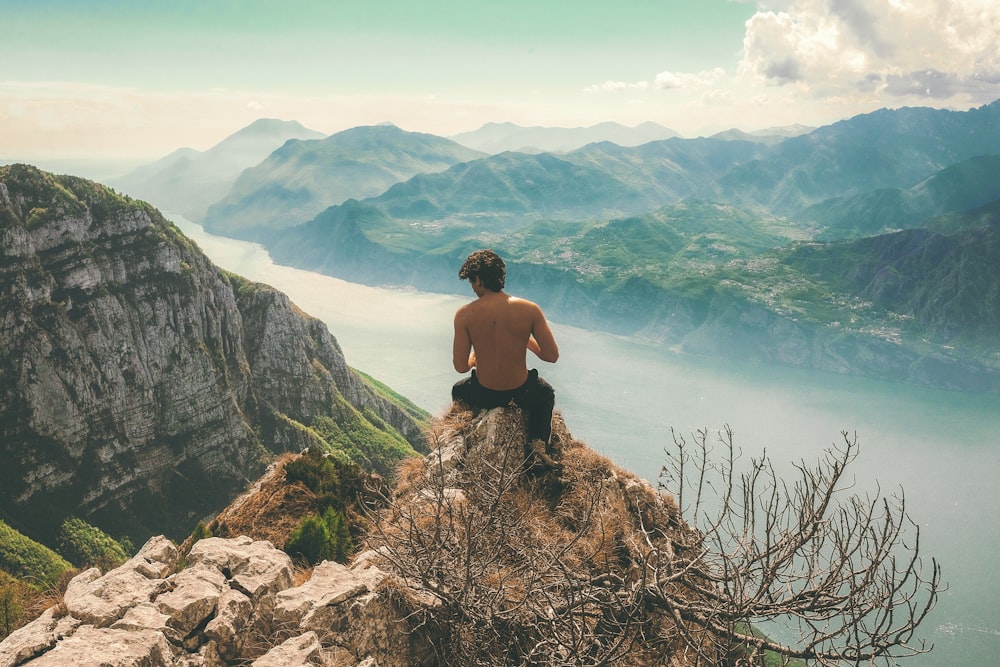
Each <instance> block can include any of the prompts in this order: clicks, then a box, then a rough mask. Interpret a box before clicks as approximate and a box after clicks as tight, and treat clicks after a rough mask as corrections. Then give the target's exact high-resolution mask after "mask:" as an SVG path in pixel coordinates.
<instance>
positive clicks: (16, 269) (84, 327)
mask: <svg viewBox="0 0 1000 667" xmlns="http://www.w3.org/2000/svg"><path fill="white" fill-rule="evenodd" d="M418 417H419V415H417V414H415V413H414V412H413V411H412V410H407V409H406V408H404V407H402V406H400V405H398V404H396V403H394V402H392V401H391V400H389V399H387V398H385V397H383V396H381V395H379V393H378V392H377V391H376V390H375V389H374V388H373V387H371V386H370V385H369V384H367V383H366V382H365V381H364V380H362V378H360V377H359V376H358V375H357V374H356V373H355V372H353V371H352V370H351V369H350V368H348V366H347V364H346V362H345V360H344V357H343V354H342V352H341V350H340V348H339V346H338V345H337V343H336V341H335V340H334V339H333V337H332V336H331V335H330V334H329V332H328V331H326V329H325V327H324V326H323V325H322V324H321V323H320V322H318V321H317V320H315V319H313V318H310V317H308V316H306V315H305V314H304V313H302V312H301V311H299V310H298V309H296V308H295V307H294V305H292V304H291V303H290V302H289V300H288V299H287V297H285V296H284V295H282V294H280V293H278V292H275V291H274V290H272V289H270V288H267V287H265V286H262V285H255V284H252V283H249V282H247V281H243V280H242V279H239V278H237V277H235V276H231V275H228V274H225V273H223V272H222V271H220V270H219V269H218V268H217V267H215V266H214V265H213V264H212V263H211V262H210V261H209V260H208V259H207V258H206V257H205V256H204V255H203V254H202V253H201V251H200V250H199V249H198V248H197V247H196V245H195V244H194V243H193V242H191V241H190V240H188V239H187V238H185V237H184V236H183V235H181V234H180V232H179V231H178V230H177V229H176V228H175V227H174V226H173V225H172V224H170V223H169V222H168V221H167V220H165V219H164V218H163V217H162V216H161V215H160V214H159V212H158V211H156V210H155V209H153V208H152V207H150V206H149V205H148V204H145V203H144V202H139V201H133V200H131V199H128V198H123V197H121V196H118V195H117V194H115V193H114V192H113V191H111V190H109V189H107V188H105V187H103V186H100V185H97V184H95V183H92V182H89V181H85V180H82V179H78V178H73V177H66V176H53V175H51V174H47V173H44V172H41V171H39V170H37V169H35V168H33V167H28V166H25V165H14V166H9V167H2V168H0V457H2V459H3V462H4V464H3V465H2V466H0V515H2V517H3V518H5V519H7V520H8V521H9V522H10V523H11V524H12V525H15V526H16V527H18V528H19V529H21V530H23V531H24V532H26V533H28V534H31V535H33V536H34V535H37V536H39V537H43V538H45V537H49V536H51V534H52V531H53V530H54V529H55V528H56V527H57V526H58V524H59V522H60V521H61V520H62V518H63V517H64V516H66V515H67V514H68V513H76V514H82V515H84V516H87V517H89V518H90V519H91V520H92V521H93V522H95V523H97V524H98V525H102V526H103V527H105V528H106V529H109V532H115V533H118V534H121V533H127V534H130V535H132V536H134V537H138V538H140V539H145V537H146V536H148V535H149V534H152V533H154V532H156V533H163V532H165V533H167V534H170V535H173V536H181V535H184V534H186V533H187V531H189V530H190V528H191V527H192V526H193V525H194V523H195V522H196V521H197V520H198V519H199V518H201V517H203V516H204V515H206V514H208V513H211V512H212V511H217V510H218V509H221V507H223V506H224V505H225V504H226V502H228V500H229V499H231V498H232V497H233V495H235V493H236V492H237V491H238V490H240V489H242V488H243V487H244V486H245V484H246V482H247V481H248V480H251V479H254V478H256V477H257V476H258V475H259V474H260V472H261V471H262V469H263V466H264V464H265V463H266V461H267V459H268V458H269V452H273V451H281V450H285V449H298V448H301V447H303V446H308V445H318V446H329V445H330V444H331V443H332V442H333V441H334V440H336V441H337V443H335V444H339V445H341V446H342V445H343V444H344V442H347V441H350V444H351V447H349V448H347V449H353V453H354V454H358V453H360V454H363V455H364V457H366V458H367V459H374V462H377V464H378V465H381V466H383V467H385V466H389V465H391V463H390V460H391V459H395V458H398V457H399V456H401V455H403V454H405V453H406V452H408V451H410V445H411V443H412V444H418V443H420V442H421V441H420V436H419V426H418V424H417V422H416V418H418ZM319 419H326V422H324V423H326V424H328V425H329V424H334V425H343V424H345V423H346V424H347V426H345V427H344V428H340V429H339V430H338V428H337V427H336V426H328V427H327V428H326V430H325V431H323V430H317V429H316V428H312V427H314V426H315V424H316V423H317V420H319ZM333 431H336V432H337V434H338V438H331V436H330V433H331V432H333ZM321 440H325V441H326V442H325V443H324V442H321ZM369 442H372V443H375V446H376V448H377V451H374V452H372V451H368V450H367V449H366V447H367V443H369ZM365 462H366V463H373V461H371V460H366V461H365ZM376 467H377V466H376Z"/></svg>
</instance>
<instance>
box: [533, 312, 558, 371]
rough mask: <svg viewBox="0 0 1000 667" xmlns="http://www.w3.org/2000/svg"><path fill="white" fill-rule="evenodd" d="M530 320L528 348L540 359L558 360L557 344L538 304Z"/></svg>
mask: <svg viewBox="0 0 1000 667" xmlns="http://www.w3.org/2000/svg"><path fill="white" fill-rule="evenodd" d="M534 310H535V314H534V318H533V319H532V322H531V336H530V337H529V338H528V349H529V350H531V351H532V352H534V353H535V354H536V355H537V356H538V358H539V359H541V360H542V361H548V362H549V363H553V364H554V363H555V362H556V361H558V360H559V346H558V345H556V339H555V336H553V335H552V330H551V329H550V328H549V323H548V322H547V321H546V319H545V315H544V314H543V313H542V309H541V308H539V307H538V306H535V308H534Z"/></svg>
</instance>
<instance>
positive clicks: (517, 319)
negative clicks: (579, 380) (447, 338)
mask: <svg viewBox="0 0 1000 667" xmlns="http://www.w3.org/2000/svg"><path fill="white" fill-rule="evenodd" d="M470 283H471V285H472V289H473V290H474V291H475V292H476V296H477V297H478V298H477V299H476V300H475V301H473V302H472V303H469V304H466V305H464V306H462V307H461V308H459V309H458V312H456V313H455V342H454V349H453V353H454V354H453V356H454V365H455V370H456V371H458V372H459V373H466V372H468V371H469V370H470V369H471V368H473V367H474V368H475V369H476V376H477V378H478V380H479V382H480V384H482V386H484V387H487V388H489V389H496V390H508V389H515V388H517V387H520V386H521V385H522V384H524V382H525V381H526V380H527V378H528V367H527V362H526V359H525V357H526V352H527V350H531V351H532V352H533V353H535V354H536V355H537V356H538V358H539V359H541V360H542V361H548V362H555V361H556V360H557V359H558V358H559V347H558V346H557V345H556V341H555V338H554V337H553V335H552V331H551V329H549V325H548V322H546V320H545V315H544V314H543V313H542V309H541V308H539V307H538V305H537V304H535V303H533V302H531V301H527V300H526V299H520V298H517V297H513V296H510V295H509V294H507V293H505V292H504V291H503V290H500V291H492V290H489V289H486V287H484V286H483V284H482V282H481V281H480V280H479V279H478V278H475V279H472V280H471V281H470Z"/></svg>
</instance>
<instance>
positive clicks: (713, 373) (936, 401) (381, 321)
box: [171, 216, 1000, 666]
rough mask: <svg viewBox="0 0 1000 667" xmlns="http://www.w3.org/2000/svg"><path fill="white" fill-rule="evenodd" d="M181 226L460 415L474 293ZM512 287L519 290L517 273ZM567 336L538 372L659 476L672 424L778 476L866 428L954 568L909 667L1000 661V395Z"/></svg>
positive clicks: (869, 465)
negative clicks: (729, 437) (461, 320)
mask: <svg viewBox="0 0 1000 667" xmlns="http://www.w3.org/2000/svg"><path fill="white" fill-rule="evenodd" d="M171 217H172V219H173V220H174V221H175V222H176V223H177V224H178V226H179V227H180V228H181V229H182V230H183V231H184V233H185V234H187V235H188V236H190V237H191V238H193V239H194V240H195V241H196V242H197V243H198V244H199V245H200V246H201V248H202V249H203V250H204V251H205V252H206V253H207V254H208V256H209V257H211V258H212V259H213V261H215V263H216V264H218V265H219V266H221V267H222V268H225V269H228V270H230V271H234V272H236V273H238V274H240V275H243V276H246V277H247V278H250V279H252V280H256V281H260V282H263V283H267V284H269V285H272V286H274V287H276V288H278V289H280V290H282V291H284V292H286V293H287V294H288V295H289V296H290V297H291V298H292V299H293V300H294V301H295V302H296V303H297V304H298V305H299V306H300V307H301V308H302V309H303V310H305V311H306V312H308V313H310V314H312V315H314V316H315V317H318V318H320V319H321V320H323V321H324V322H326V324H327V325H328V326H329V328H330V331H331V332H332V333H333V334H334V336H336V338H337V340H338V342H339V343H340V345H341V347H342V348H343V350H344V354H345V356H346V357H347V361H348V363H350V364H351V365H352V366H354V367H355V368H359V369H361V370H364V371H365V372H366V373H369V374H370V375H372V376H374V377H376V378H378V379H380V380H382V381H383V382H386V383H387V384H389V385H390V386H391V387H393V388H394V389H395V390H397V391H399V392H400V393H402V394H404V395H406V396H408V397H409V398H410V399H411V400H413V401H414V402H416V403H417V404H418V405H420V406H421V407H423V408H425V409H426V410H428V411H430V412H431V413H434V414H438V413H440V412H442V411H443V410H444V408H445V407H446V406H447V404H448V401H449V396H450V394H449V390H450V387H451V384H452V383H453V382H455V381H456V380H457V379H458V377H459V376H458V375H457V374H456V373H455V372H454V371H453V370H452V368H451V335H452V329H451V322H452V316H453V314H454V311H455V308H457V307H458V306H459V305H461V304H462V303H465V302H466V301H467V300H468V299H465V298H460V297H455V296H443V295H436V294H427V293H421V292H416V291H406V290H397V289H378V288H371V287H366V286H362V285H356V284H352V283H348V282H345V281H342V280H338V279H336V278H330V277H326V276H321V275H318V274H314V273H310V272H307V271H300V270H297V269H292V268H288V267H283V266H276V265H275V264H274V263H273V262H272V261H271V259H270V257H269V256H268V255H267V253H266V251H264V250H263V249H262V248H261V247H260V246H257V245H254V244H250V243H244V242H240V241H233V240H230V239H224V238H221V237H216V236H212V235H209V234H207V233H206V232H204V231H203V230H202V229H201V227H199V226H197V225H194V224H192V223H190V222H187V221H185V220H183V219H182V218H179V217H177V216H171ZM456 271H457V268H456ZM456 283H458V279H457V277H456ZM508 289H509V291H510V292H512V293H515V294H516V293H517V276H516V275H511V276H509V277H508ZM472 296H473V295H472V294H471V291H470V294H469V298H472ZM553 331H554V332H555V335H556V338H557V340H558V342H559V346H560V355H561V356H560V360H559V363H558V364H555V365H549V364H545V363H543V362H539V363H538V366H539V369H540V371H541V373H542V374H543V375H544V376H545V377H546V378H547V379H548V380H549V381H550V382H551V383H552V384H553V386H554V387H555V388H556V402H557V406H556V407H557V409H559V410H561V411H562V413H563V416H564V417H565V419H566V423H567V425H568V426H569V428H570V430H571V431H572V432H573V434H574V435H575V436H576V437H578V438H580V439H582V440H584V441H586V442H587V443H588V444H590V446H591V447H593V448H594V449H596V450H597V451H599V452H601V453H603V454H604V455H606V456H608V457H609V458H611V459H613V460H614V461H616V462H618V463H620V464H621V465H623V466H624V467H626V468H628V469H630V470H633V471H634V472H636V473H637V474H639V475H642V476H643V477H646V478H647V479H649V480H651V481H653V482H656V480H657V476H658V474H659V470H660V466H661V465H662V462H663V449H664V446H665V445H667V443H668V442H669V440H670V429H671V428H674V429H676V430H678V431H681V432H690V431H692V430H694V429H698V428H708V429H710V430H712V431H717V430H718V429H720V428H721V427H722V426H724V425H725V424H729V425H730V426H731V427H732V428H733V430H734V432H735V437H736V442H737V444H738V445H739V447H740V448H741V449H742V450H743V452H744V456H745V457H749V456H759V455H760V454H761V452H762V450H764V449H765V448H766V450H767V453H768V455H769V456H770V457H771V458H772V460H774V461H775V463H776V464H777V465H778V466H779V467H780V466H782V465H784V464H787V463H790V462H792V461H798V460H805V461H806V462H807V463H813V462H815V461H816V459H817V458H818V457H819V456H820V454H821V453H822V451H823V450H824V449H825V448H827V447H829V446H830V445H831V444H833V443H835V442H839V441H841V436H840V433H841V431H848V432H850V433H852V434H854V433H856V434H857V437H858V441H859V444H860V456H859V458H858V460H857V461H856V462H855V463H854V464H853V466H852V467H853V474H854V477H855V479H856V482H857V488H858V489H872V488H875V486H876V485H878V487H879V488H881V490H882V493H883V494H889V493H895V492H898V490H899V489H900V488H902V489H904V490H905V496H906V503H907V508H908V511H909V514H910V516H911V517H912V518H913V519H914V521H916V522H917V523H918V524H919V525H920V527H921V531H922V532H921V553H923V554H926V555H927V556H934V557H936V558H937V559H938V560H939V561H940V562H941V563H942V565H943V568H944V577H945V579H946V580H947V581H948V583H949V590H948V591H946V592H945V593H943V594H942V596H941V600H940V603H939V605H938V607H937V609H936V610H935V611H933V612H932V614H931V616H930V617H929V619H928V620H927V621H926V622H925V625H924V626H922V630H923V632H922V633H921V636H923V637H926V638H927V639H928V640H929V641H931V642H933V643H934V644H935V645H936V648H935V649H934V651H933V652H932V653H930V654H929V655H928V656H923V657H919V658H914V659H912V660H909V661H906V662H905V664H911V665H921V666H930V665H1000V605H998V604H997V602H996V598H997V596H998V593H1000V574H998V572H1000V569H998V568H997V567H996V565H995V563H996V559H997V554H998V549H1000V522H998V520H997V511H998V510H997V508H998V505H1000V491H998V484H997V479H996V475H997V470H998V463H1000V397H998V396H984V395H977V394H966V393H958V392H944V391H935V390H931V389H923V388H919V387H911V386H907V385H901V384H895V383H887V382H879V381H874V380H865V379H859V378H850V377H843V376H838V375H831V374H826V373H817V372H811V371H801V370H796V369H784V368H775V367H768V366H761V365H754V364H730V363H721V362H718V361H714V360H706V359H700V358H693V357H688V356H683V355H677V354H674V353H671V352H669V351H668V350H664V349H663V348H660V347H657V346H653V345H649V344H646V343H644V342H642V341H637V340H633V339H628V338H620V337H614V336H609V335H605V334H600V333H595V332H590V331H586V330H582V329H577V328H574V327H568V326H561V325H559V323H553ZM529 356H530V355H529Z"/></svg>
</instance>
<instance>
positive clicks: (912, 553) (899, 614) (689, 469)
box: [649, 427, 941, 665]
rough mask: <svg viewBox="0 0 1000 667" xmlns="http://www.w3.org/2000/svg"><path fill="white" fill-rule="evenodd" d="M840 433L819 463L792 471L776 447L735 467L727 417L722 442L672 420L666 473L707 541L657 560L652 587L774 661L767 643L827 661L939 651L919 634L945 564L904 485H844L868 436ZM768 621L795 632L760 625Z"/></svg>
mask: <svg viewBox="0 0 1000 667" xmlns="http://www.w3.org/2000/svg"><path fill="white" fill-rule="evenodd" d="M842 436H843V443H842V444H839V445H835V446H834V447H832V448H831V449H828V450H827V451H826V452H825V455H824V457H823V458H822V459H821V460H820V461H819V462H818V463H817V465H816V466H815V467H808V466H806V464H805V463H799V464H796V465H795V470H796V473H795V474H794V475H793V477H794V479H791V480H785V479H782V478H781V477H780V476H779V475H778V474H777V473H776V472H775V469H774V467H773V465H772V464H771V462H770V461H769V460H768V458H767V457H766V455H765V456H762V457H761V458H760V459H752V460H751V461H750V464H749V466H748V469H747V470H746V472H742V473H737V471H736V465H737V459H738V458H739V457H738V453H737V451H736V448H735V446H734V445H733V433H732V430H731V429H729V427H726V428H725V430H724V431H723V432H722V433H720V434H719V438H718V445H719V447H720V448H721V455H716V453H715V452H713V446H712V444H711V443H710V442H709V437H708V433H707V431H699V432H697V433H695V434H694V437H693V440H692V441H691V442H688V441H687V440H686V439H685V438H684V437H682V436H680V435H678V434H676V433H674V445H675V450H676V452H674V453H668V457H667V458H668V464H667V465H666V466H665V467H664V469H663V475H662V482H661V484H663V485H665V486H666V487H667V488H669V489H670V490H671V491H673V492H674V493H675V494H676V497H677V501H678V505H679V508H680V511H681V514H682V516H683V518H684V519H685V520H686V521H687V523H688V524H689V525H691V526H692V527H694V528H696V529H697V531H698V534H699V537H700V540H699V548H697V549H694V550H691V551H689V552H688V553H687V554H686V555H684V556H682V557H679V558H675V559H672V560H670V561H662V562H659V563H656V564H655V566H654V570H655V579H654V580H653V581H652V582H651V583H650V586H649V599H650V600H651V601H652V602H653V603H654V604H656V605H657V606H659V607H661V608H663V609H665V610H669V611H670V613H672V614H674V615H675V617H677V618H680V619H684V620H686V621H690V622H691V623H693V624H694V626H696V627H701V628H706V629H709V630H711V631H712V634H713V635H715V636H716V637H717V641H718V643H719V644H718V645H719V646H720V647H723V646H724V647H726V648H728V649H730V650H733V649H736V650H735V652H734V653H733V656H734V657H733V659H734V660H739V661H742V662H743V663H744V664H763V660H764V653H765V652H772V653H774V654H776V655H777V656H782V657H783V658H786V659H788V658H798V659H804V660H810V661H814V662H815V663H816V664H820V665H839V664H845V663H847V664H862V663H864V664H880V663H885V664H894V662H895V660H897V659H899V658H904V657H908V656H913V655H916V654H919V653H925V652H927V651H929V650H930V648H931V647H929V646H927V645H926V644H925V643H924V642H923V641H921V640H915V639H914V635H915V631H916V629H917V626H918V625H919V624H920V623H921V621H923V620H924V618H925V617H926V616H927V614H928V613H929V612H930V611H931V609H932V608H933V607H934V605H935V602H936V600H937V596H938V593H939V592H940V590H941V570H940V567H939V565H938V563H937V562H936V561H935V560H933V559H931V560H930V562H929V563H925V562H924V560H923V559H922V558H921V557H920V553H919V551H920V530H919V527H918V526H917V525H916V524H915V523H913V522H912V521H911V520H910V518H909V517H908V515H907V514H906V508H905V501H904V497H903V494H902V491H900V492H899V494H898V495H894V496H891V497H882V496H881V494H880V491H879V490H877V489H876V491H875V493H874V496H864V497H862V496H859V495H856V494H848V493H847V492H848V490H849V484H848V483H847V479H846V478H845V477H844V471H845V469H846V468H847V466H848V464H850V463H851V462H852V461H854V460H855V458H856V457H857V453H858V445H857V437H856V436H855V437H853V438H852V437H849V436H848V434H847V433H846V432H844V433H843V434H842ZM770 622H777V623H779V624H780V625H781V626H783V627H784V628H786V629H791V630H793V631H794V634H795V636H797V637H798V639H797V640H796V641H794V642H779V641H776V640H774V639H771V638H768V637H764V636H763V635H760V634H757V633H753V632H751V631H750V628H752V627H754V626H759V625H761V624H765V623H770ZM685 627H689V626H686V625H684V624H678V628H680V629H683V628H685ZM682 634H683V636H684V639H685V641H686V643H687V645H688V648H689V650H690V651H692V652H693V653H694V654H695V655H696V656H698V657H699V658H701V663H702V664H715V663H714V662H712V659H713V657H712V654H708V655H703V650H702V644H701V641H702V640H703V638H704V635H698V636H697V637H689V636H687V635H686V634H684V633H682Z"/></svg>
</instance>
